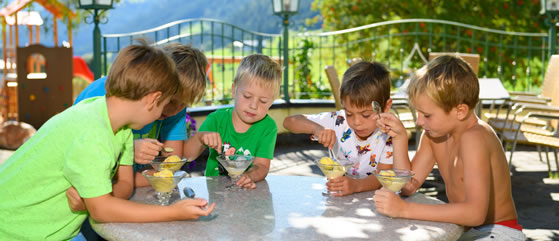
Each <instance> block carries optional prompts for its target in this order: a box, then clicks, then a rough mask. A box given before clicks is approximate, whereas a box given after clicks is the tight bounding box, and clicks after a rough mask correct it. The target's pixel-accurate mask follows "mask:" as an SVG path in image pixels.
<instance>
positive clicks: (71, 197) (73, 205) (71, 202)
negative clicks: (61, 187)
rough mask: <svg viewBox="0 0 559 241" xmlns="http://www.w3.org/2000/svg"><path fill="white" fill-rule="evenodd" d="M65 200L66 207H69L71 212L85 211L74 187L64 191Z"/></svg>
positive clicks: (83, 204)
mask: <svg viewBox="0 0 559 241" xmlns="http://www.w3.org/2000/svg"><path fill="white" fill-rule="evenodd" d="M66 198H68V206H70V210H72V212H80V211H85V203H84V202H83V199H82V197H80V194H78V191H76V189H75V188H74V187H70V188H68V190H66Z"/></svg>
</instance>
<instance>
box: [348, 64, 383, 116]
mask: <svg viewBox="0 0 559 241" xmlns="http://www.w3.org/2000/svg"><path fill="white" fill-rule="evenodd" d="M346 97H349V101H350V102H351V103H352V104H353V105H355V106H356V107H358V108H363V107H370V106H371V102H373V100H374V101H377V102H378V103H379V104H380V105H381V107H382V109H384V108H385V106H386V102H387V101H388V99H390V72H389V71H388V70H387V69H386V67H384V65H382V64H380V63H376V62H368V61H360V62H358V63H356V64H354V65H352V66H351V67H349V69H347V70H346V72H345V73H344V76H343V78H342V86H341V87H340V99H341V100H342V102H343V101H344V99H345V98H346Z"/></svg>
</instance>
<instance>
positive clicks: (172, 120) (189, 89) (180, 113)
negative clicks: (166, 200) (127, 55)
mask: <svg viewBox="0 0 559 241" xmlns="http://www.w3.org/2000/svg"><path fill="white" fill-rule="evenodd" d="M163 50H165V52H167V54H169V56H170V57H171V59H173V60H174V61H175V64H176V65H177V73H178V75H179V80H180V82H181V86H182V89H183V91H182V93H177V94H176V95H174V96H173V97H172V98H171V101H170V102H169V104H167V105H166V106H165V108H164V109H163V114H162V115H161V118H159V119H158V120H156V121H154V122H152V123H149V124H147V125H146V126H144V127H143V128H141V129H138V130H136V129H133V130H132V133H134V160H135V163H134V170H135V171H136V174H135V177H136V178H135V183H136V186H138V187H139V186H148V185H149V182H148V181H147V180H146V179H145V178H144V177H143V176H142V175H141V174H140V172H138V171H139V170H142V169H144V168H146V167H149V165H147V164H149V162H150V161H151V160H153V159H154V157H155V156H157V155H158V154H159V152H160V151H161V150H162V149H163V147H170V148H172V149H173V151H172V152H170V153H166V155H172V154H175V155H179V156H183V157H186V158H188V159H189V160H193V159H196V157H198V155H191V154H190V153H189V152H188V151H187V149H185V148H184V143H185V141H186V139H187V138H188V137H187V136H186V135H187V134H186V123H185V119H186V108H185V107H186V106H187V105H192V104H194V103H197V102H198V101H199V100H200V99H201V98H202V96H203V95H204V90H205V88H206V71H205V70H206V66H208V60H207V59H206V57H205V56H204V54H203V53H202V52H201V51H200V50H198V49H195V48H192V47H190V46H187V45H182V44H178V43H173V44H169V45H166V46H164V47H163ZM106 80H107V78H106V77H102V78H100V79H98V80H96V81H94V82H93V83H91V84H90V85H88V86H87V88H85V89H84V90H83V91H82V92H81V93H80V94H79V95H78V97H77V98H76V100H75V101H74V104H77V103H78V102H80V101H82V100H83V99H86V98H90V97H93V96H102V95H105V82H106ZM160 141H161V142H160Z"/></svg>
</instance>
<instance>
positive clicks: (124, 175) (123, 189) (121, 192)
mask: <svg viewBox="0 0 559 241" xmlns="http://www.w3.org/2000/svg"><path fill="white" fill-rule="evenodd" d="M114 179H115V181H114V182H113V196H114V197H117V198H122V199H128V198H130V196H131V195H132V192H133V191H134V173H133V170H132V166H122V165H121V166H118V171H117V173H116V175H115V178H114Z"/></svg>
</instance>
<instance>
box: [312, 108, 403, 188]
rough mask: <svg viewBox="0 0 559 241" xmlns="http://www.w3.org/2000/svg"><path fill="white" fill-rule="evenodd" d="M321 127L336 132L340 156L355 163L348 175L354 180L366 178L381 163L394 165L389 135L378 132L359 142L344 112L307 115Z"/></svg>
mask: <svg viewBox="0 0 559 241" xmlns="http://www.w3.org/2000/svg"><path fill="white" fill-rule="evenodd" d="M306 118H307V119H309V120H311V121H313V122H315V123H318V124H319V125H321V126H323V127H325V128H329V129H332V130H334V132H335V133H336V137H337V140H338V146H339V149H338V150H335V151H337V155H338V156H343V157H344V158H345V159H346V160H347V161H348V162H351V163H353V166H352V168H350V170H349V171H348V174H349V175H351V176H353V177H354V178H365V177H367V176H368V175H371V173H372V172H373V171H374V170H376V168H377V167H378V165H379V164H380V163H384V164H390V165H391V164H392V162H393V157H392V153H393V146H392V139H391V138H390V136H389V135H387V134H384V133H382V132H380V131H379V130H376V131H375V132H373V134H371V136H369V137H368V138H367V140H359V139H358V138H357V136H356V135H354V133H353V130H352V129H351V128H350V127H349V125H348V123H347V121H346V120H347V118H346V115H345V111H344V110H340V111H337V112H324V113H320V114H315V115H306Z"/></svg>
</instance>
